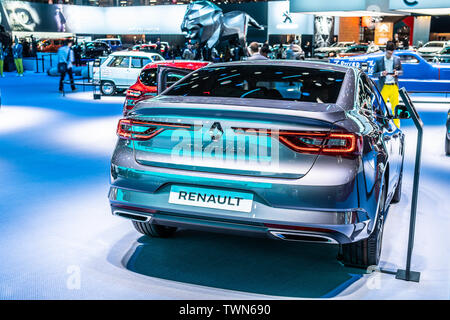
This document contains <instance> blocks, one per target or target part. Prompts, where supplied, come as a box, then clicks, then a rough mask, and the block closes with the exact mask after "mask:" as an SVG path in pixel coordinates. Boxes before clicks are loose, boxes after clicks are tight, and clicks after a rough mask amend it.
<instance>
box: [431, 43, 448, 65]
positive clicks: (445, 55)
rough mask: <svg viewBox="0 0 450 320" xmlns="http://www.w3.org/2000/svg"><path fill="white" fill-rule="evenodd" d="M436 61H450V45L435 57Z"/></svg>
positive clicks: (434, 60)
mask: <svg viewBox="0 0 450 320" xmlns="http://www.w3.org/2000/svg"><path fill="white" fill-rule="evenodd" d="M433 62H434V63H450V46H449V47H445V48H444V49H442V50H441V51H439V53H438V54H436V55H435V56H434V58H433Z"/></svg>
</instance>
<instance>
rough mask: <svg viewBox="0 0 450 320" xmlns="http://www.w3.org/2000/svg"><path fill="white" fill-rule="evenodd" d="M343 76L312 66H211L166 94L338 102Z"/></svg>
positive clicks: (339, 72) (190, 76)
mask: <svg viewBox="0 0 450 320" xmlns="http://www.w3.org/2000/svg"><path fill="white" fill-rule="evenodd" d="M344 77H345V73H344V72H341V71H334V70H327V69H316V68H310V67H292V66H279V65H277V66H275V65H263V66H262V65H247V64H246V65H231V66H220V67H217V66H211V67H206V68H203V69H200V70H198V71H196V72H194V73H192V74H190V75H188V76H187V77H185V78H183V80H182V81H181V82H179V83H178V84H176V85H175V86H173V87H172V88H170V89H169V91H167V92H166V93H165V94H166V95H176V96H211V97H230V98H231V97H232V98H253V99H274V100H292V101H306V102H316V103H335V102H336V100H337V97H338V95H339V92H340V90H341V86H342V81H343V79H344Z"/></svg>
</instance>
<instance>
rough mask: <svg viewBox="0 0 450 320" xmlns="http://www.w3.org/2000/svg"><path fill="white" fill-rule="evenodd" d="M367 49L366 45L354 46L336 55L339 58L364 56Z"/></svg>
mask: <svg viewBox="0 0 450 320" xmlns="http://www.w3.org/2000/svg"><path fill="white" fill-rule="evenodd" d="M368 49H369V45H368V44H354V45H352V46H350V47H348V48H347V49H345V50H344V51H342V52H340V53H339V54H338V56H339V57H350V56H356V55H360V54H365V53H366V52H367V50H368Z"/></svg>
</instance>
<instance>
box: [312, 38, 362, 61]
mask: <svg viewBox="0 0 450 320" xmlns="http://www.w3.org/2000/svg"><path fill="white" fill-rule="evenodd" d="M354 44H355V42H336V43H333V44H332V45H331V46H329V47H322V48H317V49H315V50H314V56H315V57H316V58H319V59H322V58H328V57H336V56H337V55H338V53H341V52H343V51H344V50H345V49H347V48H348V47H350V46H351V45H354Z"/></svg>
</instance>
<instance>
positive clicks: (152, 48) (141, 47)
mask: <svg viewBox="0 0 450 320" xmlns="http://www.w3.org/2000/svg"><path fill="white" fill-rule="evenodd" d="M156 48H157V45H156V44H155V43H151V44H136V45H134V46H133V47H131V51H144V52H150V53H157V52H156Z"/></svg>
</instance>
